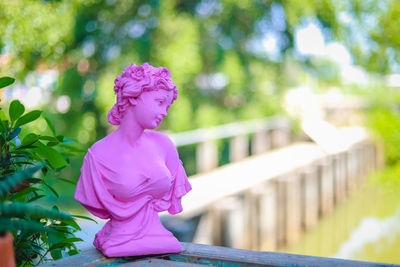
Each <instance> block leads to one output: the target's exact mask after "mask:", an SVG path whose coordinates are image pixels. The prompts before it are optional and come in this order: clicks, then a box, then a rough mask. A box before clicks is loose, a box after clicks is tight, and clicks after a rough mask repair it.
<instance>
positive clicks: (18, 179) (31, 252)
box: [0, 78, 82, 266]
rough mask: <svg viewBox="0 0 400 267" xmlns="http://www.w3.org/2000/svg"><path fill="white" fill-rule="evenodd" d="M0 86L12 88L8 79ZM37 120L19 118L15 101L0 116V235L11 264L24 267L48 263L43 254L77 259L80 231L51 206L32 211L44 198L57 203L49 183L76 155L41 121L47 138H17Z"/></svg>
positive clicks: (37, 113)
mask: <svg viewBox="0 0 400 267" xmlns="http://www.w3.org/2000/svg"><path fill="white" fill-rule="evenodd" d="M0 81H5V82H3V83H2V84H3V85H10V84H11V83H12V80H11V79H8V80H4V79H2V78H0ZM41 114H42V111H40V110H33V111H30V112H27V113H25V106H24V105H23V104H22V103H21V102H19V101H18V100H14V101H12V102H11V103H10V105H9V109H8V117H7V116H6V113H5V112H3V111H2V110H1V114H0V115H1V116H0V118H1V120H0V166H1V168H0V200H1V202H0V216H1V218H0V231H5V230H8V231H12V232H13V235H14V247H15V254H16V258H17V264H18V265H24V266H26V265H36V264H40V263H42V262H43V261H46V260H48V259H47V257H48V254H49V253H50V255H51V257H52V259H59V258H61V257H62V256H63V253H64V254H65V253H68V254H69V255H73V254H77V253H78V249H77V248H76V245H75V244H74V242H78V241H82V240H81V239H79V238H76V237H75V236H74V232H76V231H78V230H80V227H79V225H77V224H76V222H75V221H74V219H73V216H72V215H69V214H67V213H64V212H61V211H59V210H58V207H57V206H53V208H52V209H50V210H49V209H45V208H42V207H40V206H38V205H34V204H35V202H36V201H38V200H39V199H41V198H43V197H45V196H46V195H47V194H52V195H54V196H55V197H56V198H58V197H59V193H58V192H57V191H56V190H55V189H54V188H53V187H52V186H51V184H52V183H51V181H52V180H57V175H58V173H59V171H60V170H62V169H64V168H65V167H67V166H68V165H69V164H68V161H69V159H68V157H67V155H75V154H76V153H78V152H80V149H77V148H76V147H74V146H73V145H72V144H71V143H72V142H71V141H70V140H68V139H66V138H64V137H63V136H61V135H57V133H56V131H55V128H54V126H53V124H52V123H51V121H50V120H49V119H47V118H45V120H46V122H47V124H48V125H49V128H50V130H51V133H52V134H53V135H52V136H51V135H50V136H48V135H40V134H36V133H33V132H26V131H25V134H24V136H21V135H22V134H21V130H22V127H25V125H27V124H29V123H31V122H34V121H35V120H37V119H38V118H39V117H40V116H41ZM21 140H22V141H21ZM60 180H66V179H60Z"/></svg>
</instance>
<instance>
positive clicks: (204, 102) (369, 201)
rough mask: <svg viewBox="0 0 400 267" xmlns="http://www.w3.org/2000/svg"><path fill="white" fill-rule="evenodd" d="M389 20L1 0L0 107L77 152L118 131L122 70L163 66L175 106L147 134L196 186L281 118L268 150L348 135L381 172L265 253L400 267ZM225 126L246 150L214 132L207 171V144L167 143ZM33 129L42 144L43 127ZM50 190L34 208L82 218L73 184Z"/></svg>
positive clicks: (397, 82)
mask: <svg viewBox="0 0 400 267" xmlns="http://www.w3.org/2000/svg"><path fill="white" fill-rule="evenodd" d="M399 16H400V2H399V1H396V0H381V1H374V0H341V1H335V0H301V1H300V0H281V1H272V0H271V1H270V0H265V1H256V0H253V1H250V0H241V1H237V0H202V1H192V0H185V1H179V0H171V1H160V0H149V1H133V0H104V1H102V0H88V1H83V0H71V1H63V0H59V1H38V0H35V1H34V0H32V1H28V0H25V1H23V0H13V1H11V0H3V1H1V2H0V76H11V77H15V78H16V83H15V84H14V85H13V86H12V87H9V88H7V89H6V90H3V91H1V92H0V94H1V97H0V98H1V104H2V106H3V107H4V108H6V107H7V106H8V104H9V103H10V102H11V100H13V99H19V100H20V101H21V102H22V103H23V104H24V105H25V106H26V107H27V109H29V110H33V109H41V110H44V113H45V114H46V116H47V117H49V118H50V119H51V120H52V121H53V122H54V124H55V127H56V129H57V132H58V133H61V134H62V135H64V136H66V137H68V138H70V139H72V140H74V141H75V142H76V143H77V144H78V146H79V147H80V148H82V149H84V150H86V149H87V148H88V147H90V146H91V145H92V144H93V143H94V142H95V141H97V140H99V139H101V138H103V137H104V136H105V135H106V134H107V133H109V132H111V131H112V130H114V129H115V128H112V127H111V126H110V124H109V123H108V121H107V112H108V111H109V109H110V108H111V107H112V105H113V104H114V102H115V96H114V92H113V82H114V79H115V77H116V76H117V75H119V74H120V73H121V72H122V70H123V69H124V67H125V66H127V65H128V64H131V63H132V62H134V63H136V64H143V63H144V62H149V63H150V64H151V65H154V66H165V67H167V68H169V70H170V71H171V73H172V78H173V80H174V82H175V83H176V85H177V88H178V91H179V94H178V100H177V101H176V102H175V103H174V105H173V106H172V107H171V109H170V111H169V115H168V117H167V118H166V119H165V120H164V122H163V124H162V125H161V126H160V128H159V129H158V130H161V131H165V132H167V133H169V134H171V136H172V137H173V138H174V140H175V142H176V143H177V144H181V145H179V147H178V150H179V152H180V156H181V159H182V161H183V162H184V165H185V169H186V171H187V173H188V174H189V175H190V176H196V177H195V178H196V179H198V178H199V177H198V176H199V175H200V174H201V170H202V171H204V173H205V174H204V175H206V174H207V172H210V171H211V169H218V166H222V165H225V164H228V163H231V164H235V163H232V162H234V161H235V162H236V161H238V162H240V160H243V159H246V158H251V156H252V155H253V154H257V153H258V152H257V153H256V151H257V147H256V146H255V145H254V144H255V143H256V141H255V139H254V138H255V137H254V136H255V135H256V133H257V131H256V130H249V129H253V128H254V127H253V126H249V125H248V124H245V123H244V122H247V121H253V122H254V123H255V124H257V125H258V124H265V123H266V124H268V123H270V122H269V121H268V122H266V121H254V120H255V119H263V118H264V119H265V118H275V119H276V118H282V120H284V121H285V123H287V124H285V125H289V126H288V127H286V126H285V127H286V128H285V127H284V128H285V130H286V131H285V133H286V134H288V135H285V136H286V137H285V138H286V139H285V140H284V141H282V140H281V141H280V143H279V142H278V143H279V144H278V145H277V144H272V143H269V145H266V149H265V150H268V149H267V148H270V151H274V150H273V149H279V148H281V147H285V146H290V145H291V144H294V143H296V142H299V141H308V142H315V143H316V144H318V145H319V146H320V147H321V148H322V150H323V151H324V153H328V154H329V153H334V152H332V147H337V146H339V143H340V141H341V136H342V135H335V134H333V132H332V131H333V130H332V129H336V130H337V129H341V128H343V127H350V126H352V127H354V126H358V127H359V128H357V129H363V130H365V131H366V132H368V140H370V142H371V143H372V144H373V145H374V151H375V152H374V154H373V155H374V161H373V163H371V162H369V163H368V164H372V165H374V166H376V167H379V168H375V169H374V171H369V172H368V174H369V175H365V177H364V178H363V182H362V183H361V184H360V185H359V186H357V190H354V191H352V193H351V194H348V197H346V199H345V200H343V201H340V203H339V201H336V202H335V201H334V202H335V203H338V205H335V208H333V209H332V210H331V211H330V212H329V213H327V214H326V215H324V216H323V217H322V218H321V219H320V220H318V223H316V224H315V225H313V227H310V228H309V229H307V230H305V228H307V227H304V226H301V227H302V229H303V228H304V229H303V230H302V231H301V232H302V234H301V235H300V237H299V238H295V241H293V242H286V241H288V240H289V239H290V238H288V237H287V236H285V237H284V239H285V240H286V241H285V242H280V241H279V242H278V241H277V242H278V243H279V244H280V245H277V246H274V248H271V249H273V250H279V251H286V252H291V253H298V254H307V255H316V256H326V257H332V256H335V257H342V258H352V259H359V260H369V261H381V262H392V263H395V262H397V263H400V256H399V254H398V253H397V252H398V251H397V248H398V247H399V246H400V226H399V225H400V224H399V219H400V199H399V197H398V196H399V195H398V193H399V189H400V179H399V174H400V164H399V157H400V150H399V148H400V113H399V112H400V110H399V101H400V91H399V89H400V50H399V48H400V21H399V20H398V17H399ZM343 110H345V111H343ZM277 116H279V117H277ZM309 118H313V119H318V122H316V123H310V121H309V120H306V119H309ZM307 122H308V123H307ZM230 123H237V124H235V125H240V126H238V127H239V128H240V127H244V128H245V129H246V130H243V131H244V132H240V131H239V132H240V135H243V133H246V134H247V135H248V137H249V140H250V141H248V143H245V147H246V148H245V150H247V152H246V153H244V156H239V157H236V158H235V157H234V156H232V153H230V151H236V150H235V149H237V146H240V145H236V146H235V145H232V144H231V142H230V140H231V137H233V136H236V135H237V134H238V133H236V132H235V130H232V131H231V130H226V129H225V128H224V129H225V130H221V129H219V128H218V129H219V130H216V131H224V132H225V133H228V134H227V135H221V136H220V137H218V138H215V144H214V145H215V148H211V150H213V149H214V150H215V153H214V154H212V153H211V154H210V155H211V156H210V155H208V156H207V158H208V159H209V158H210V157H211V158H212V157H214V163H207V162H206V163H204V162H203V163H199V161H200V159H199V158H201V157H203V156H202V155H200V154H199V152H198V151H199V149H198V148H197V145H196V142H203V141H204V140H203V141H201V140H200V141H199V140H198V141H190V142H189V141H188V142H186V143H185V142H184V141H179V140H178V139H179V138H183V137H182V136H181V137H179V135H177V134H176V133H180V132H187V131H192V130H196V129H199V128H207V127H212V126H213V127H216V126H221V125H226V124H230ZM325 123H329V125H328V126H329V127H328V126H327V124H325ZM230 125H231V126H232V124H230ZM243 125H247V126H243ZM310 125H311V126H310ZM325 126H326V127H328V128H329V129H330V130H329V129H328V128H326V127H325ZM30 127H31V128H30V130H31V131H33V132H35V131H36V132H37V133H39V132H46V131H47V132H50V129H48V128H47V127H48V126H47V124H46V122H45V120H44V119H42V118H41V119H39V120H37V121H35V122H34V123H31V125H30ZM232 127H233V126H232ZM235 127H236V126H235ZM235 127H233V128H235ZM252 127H253V128H252ZM214 129H217V128H214ZM229 129H230V128H229ZM274 129H275V128H274ZM264 130H265V129H264ZM246 131H247V132H246ZM189 133H190V134H191V135H192V136H195V135H196V132H189ZM197 133H198V132H197ZM174 134H175V135H174ZM330 134H332V136H331V137H330ZM324 137H325V139H324ZM328 137H329V138H328ZM193 138H194V139H196V138H195V137H193ZM327 138H328V140H326V139H327ZM200 139H201V138H200ZM182 140H183V139H182ZM271 142H272V141H271ZM239 143H240V142H239ZM252 144H253V145H252ZM257 144H259V143H257ZM207 147H208V148H207ZM209 147H210V146H202V148H201V149H203V150H202V151H204V150H207V151H208V150H210V148H209ZM237 151H240V149H238V150H237ZM204 153H205V152H204ZM207 153H208V152H207ZM237 153H241V152H237ZM263 153H266V152H263ZM271 153H272V152H271ZM242 154H243V153H242ZM212 155H214V156H212ZM83 156H84V153H82V154H80V156H77V157H73V158H71V162H70V166H69V167H68V168H66V169H64V170H63V171H62V174H61V177H63V178H65V179H69V180H71V181H76V180H77V179H78V178H79V175H80V166H81V164H82V158H83ZM247 156H249V157H247ZM298 157H299V158H302V157H306V155H302V154H299V155H298ZM246 160H247V159H246ZM282 161H290V159H288V158H282ZM361 163H365V162H364V161H361ZM365 164H366V163H365ZM264 168H265V169H263V170H260V172H268V166H264ZM200 178H201V177H200ZM244 180H246V179H244ZM216 185H218V182H216ZM53 186H54V187H55V188H57V189H58V191H59V192H60V193H61V197H60V199H58V200H57V199H55V198H52V197H51V196H49V197H48V198H47V199H46V200H44V201H45V203H54V202H57V203H58V205H60V206H61V207H63V208H64V209H67V210H69V211H71V212H74V213H82V214H84V213H85V210H84V209H82V208H81V207H80V206H79V204H77V203H76V202H75V201H74V200H73V198H72V195H73V192H74V186H73V185H67V186H66V185H65V184H57V183H54V184H53ZM230 203H231V204H229V205H231V207H230V208H232V205H235V203H236V202H235V201H231V202H230ZM227 205H228V204H227ZM229 205H228V206H229ZM244 209H245V208H244ZM320 213H321V212H320ZM320 213H319V214H320ZM266 214H267V215H268V211H267V212H266ZM196 216H197V217H193V218H194V219H193V218H192V219H191V221H190V220H189V221H190V223H186V224H185V223H184V221H182V222H179V223H180V224H182V225H183V226H182V227H183V228H184V227H186V226H187V225H189V226H187V227H188V228H190V229H192V230H193V229H195V228H196V227H198V225H200V224H201V223H200V222H199V220H200V219H199V216H200V215H196ZM243 216H245V215H243ZM277 216H278V217H279V215H277ZM299 216H300V215H299ZM196 218H197V219H196ZM200 221H201V220H200ZM184 225H186V226H184ZM191 225H194V226H193V227H194V228H193V227H192V226H191ZM191 227H192V228H191ZM225 234H226V233H225ZM189 236H190V235H189ZM193 238H194V237H193V234H192V239H190V238H189V239H190V240H189V241H193V240H194V239H193ZM224 240H225V239H224ZM210 242H211V241H210ZM210 242H209V243H210ZM211 243H213V242H211ZM214 243H215V242H214ZM231 243H232V242H231ZM219 244H222V245H227V246H228V245H229V242H228V241H226V242H223V241H221V240H220V242H219ZM322 244H323V245H322ZM239 247H243V248H247V249H252V248H253V249H257V247H256V246H253V247H246V246H239Z"/></svg>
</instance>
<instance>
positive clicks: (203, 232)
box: [193, 209, 213, 245]
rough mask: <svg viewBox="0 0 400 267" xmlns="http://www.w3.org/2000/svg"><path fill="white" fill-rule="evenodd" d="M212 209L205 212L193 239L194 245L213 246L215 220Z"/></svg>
mask: <svg viewBox="0 0 400 267" xmlns="http://www.w3.org/2000/svg"><path fill="white" fill-rule="evenodd" d="M212 216H213V215H212V212H211V210H210V209H208V210H207V211H205V212H203V214H202V216H201V218H200V222H199V225H198V226H197V229H196V232H195V234H194V237H193V242H194V243H200V244H206V245H212V244H213V229H212V228H213V218H212Z"/></svg>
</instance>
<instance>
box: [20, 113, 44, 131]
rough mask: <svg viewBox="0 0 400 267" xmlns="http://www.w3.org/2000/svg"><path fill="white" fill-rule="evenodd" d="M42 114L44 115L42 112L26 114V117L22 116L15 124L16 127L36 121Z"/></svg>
mask: <svg viewBox="0 0 400 267" xmlns="http://www.w3.org/2000/svg"><path fill="white" fill-rule="evenodd" d="M40 114H42V111H40V110H32V111H31V112H28V113H27V114H25V115H24V116H22V117H21V118H19V119H18V120H17V122H16V123H15V127H18V126H21V125H24V124H27V123H30V122H32V121H34V120H36V119H37V118H39V117H40Z"/></svg>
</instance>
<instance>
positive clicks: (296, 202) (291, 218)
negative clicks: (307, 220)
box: [285, 173, 301, 245]
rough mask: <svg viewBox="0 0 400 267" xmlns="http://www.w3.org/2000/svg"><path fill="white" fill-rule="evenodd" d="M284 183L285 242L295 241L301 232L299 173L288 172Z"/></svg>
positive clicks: (291, 242) (288, 243)
mask: <svg viewBox="0 0 400 267" xmlns="http://www.w3.org/2000/svg"><path fill="white" fill-rule="evenodd" d="M285 184H286V196H285V198H286V200H285V204H286V207H285V211H286V216H285V217H286V223H285V225H286V229H285V231H286V238H285V241H286V244H287V245H291V244H293V243H294V242H296V241H297V240H298V239H299V237H300V233H301V183H300V179H299V175H298V174H295V173H290V174H288V176H286V177H285Z"/></svg>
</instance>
